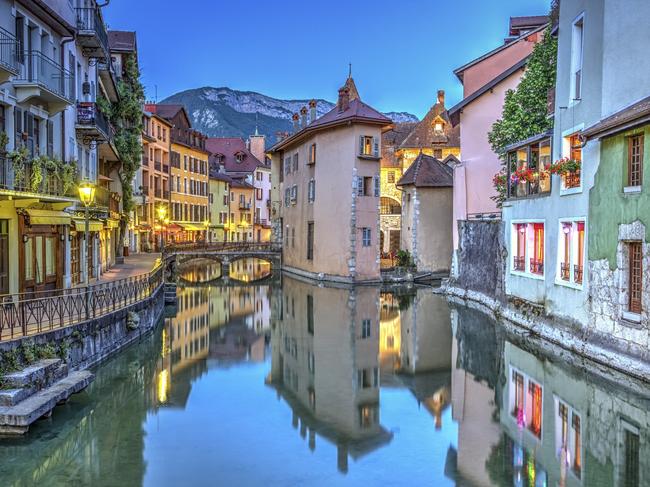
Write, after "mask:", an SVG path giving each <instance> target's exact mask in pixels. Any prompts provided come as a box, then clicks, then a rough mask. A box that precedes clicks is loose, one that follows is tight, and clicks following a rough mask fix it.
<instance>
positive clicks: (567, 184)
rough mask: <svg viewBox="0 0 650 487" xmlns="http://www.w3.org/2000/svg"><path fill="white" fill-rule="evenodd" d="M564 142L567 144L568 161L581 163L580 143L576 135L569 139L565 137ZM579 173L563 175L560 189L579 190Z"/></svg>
mask: <svg viewBox="0 0 650 487" xmlns="http://www.w3.org/2000/svg"><path fill="white" fill-rule="evenodd" d="M565 141H566V142H565V143H566V144H568V152H569V159H571V160H573V161H576V162H580V163H581V162H582V144H581V142H580V138H579V136H578V134H573V135H570V136H569V137H566V138H565ZM580 173H581V171H580V170H578V171H575V172H571V173H567V174H564V175H563V176H562V188H563V189H571V188H579V187H580V184H581V178H580Z"/></svg>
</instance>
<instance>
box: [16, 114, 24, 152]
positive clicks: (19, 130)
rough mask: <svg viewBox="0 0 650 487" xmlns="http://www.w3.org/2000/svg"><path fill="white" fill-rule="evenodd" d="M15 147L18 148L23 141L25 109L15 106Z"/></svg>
mask: <svg viewBox="0 0 650 487" xmlns="http://www.w3.org/2000/svg"><path fill="white" fill-rule="evenodd" d="M14 131H15V137H14V149H18V147H20V146H21V145H22V143H23V111H22V110H21V109H20V108H18V107H14Z"/></svg>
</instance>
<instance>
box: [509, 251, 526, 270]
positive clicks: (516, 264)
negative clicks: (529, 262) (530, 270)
mask: <svg viewBox="0 0 650 487" xmlns="http://www.w3.org/2000/svg"><path fill="white" fill-rule="evenodd" d="M525 267H526V258H525V257H520V256H518V255H515V257H514V259H513V262H512V268H513V269H514V270H516V271H521V272H524V270H525Z"/></svg>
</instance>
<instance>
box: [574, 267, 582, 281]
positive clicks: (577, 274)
mask: <svg viewBox="0 0 650 487" xmlns="http://www.w3.org/2000/svg"><path fill="white" fill-rule="evenodd" d="M573 280H574V281H575V282H576V283H578V284H582V266H581V265H577V264H575V265H574V266H573Z"/></svg>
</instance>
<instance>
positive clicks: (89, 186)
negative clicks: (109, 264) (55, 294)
mask: <svg viewBox="0 0 650 487" xmlns="http://www.w3.org/2000/svg"><path fill="white" fill-rule="evenodd" d="M95 190H96V188H95V185H94V184H93V183H91V182H89V181H84V182H83V183H81V184H80V185H79V199H80V200H81V203H83V205H84V207H85V210H86V231H85V235H84V240H85V242H86V258H85V259H84V269H85V272H84V284H85V285H86V287H88V283H89V281H90V279H89V276H88V258H91V257H90V255H91V249H90V238H89V235H88V234H89V233H90V212H89V207H90V205H92V204H93V202H94V201H95Z"/></svg>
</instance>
